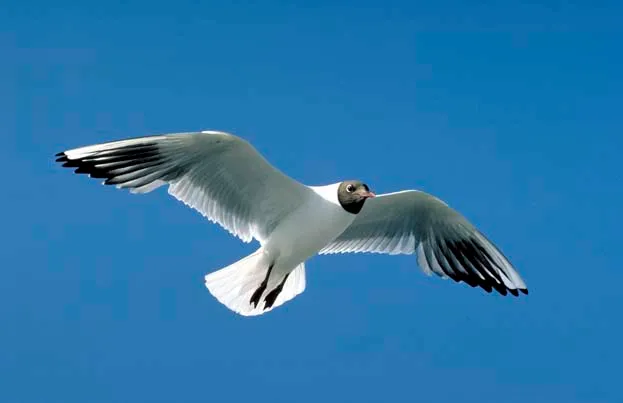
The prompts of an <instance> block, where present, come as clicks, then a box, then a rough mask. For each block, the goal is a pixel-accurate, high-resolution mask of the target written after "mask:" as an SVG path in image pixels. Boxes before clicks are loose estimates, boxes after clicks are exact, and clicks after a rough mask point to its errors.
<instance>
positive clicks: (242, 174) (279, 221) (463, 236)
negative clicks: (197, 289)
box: [57, 131, 528, 316]
mask: <svg viewBox="0 0 623 403" xmlns="http://www.w3.org/2000/svg"><path fill="white" fill-rule="evenodd" d="M57 161H58V162H62V163H63V166H64V167H68V168H75V172H76V173H82V174H88V175H89V176H90V177H92V178H99V179H104V183H105V184H107V185H115V186H116V187H118V188H124V189H129V190H130V192H133V193H147V192H151V191H152V190H154V189H156V188H158V187H160V186H163V185H168V191H169V193H170V194H171V195H173V196H174V197H175V198H177V199H178V200H181V201H182V202H183V203H185V204H186V205H188V206H190V207H192V208H194V209H196V210H197V211H199V212H200V213H201V214H202V215H203V216H205V217H206V218H207V219H209V220H210V221H212V222H216V223H218V224H219V225H221V226H222V227H223V228H225V229H226V230H228V231H229V232H230V233H232V234H233V235H236V236H237V237H239V238H240V239H241V240H243V241H244V242H250V241H252V240H253V239H256V240H257V241H258V242H259V244H260V247H259V248H258V249H257V250H256V251H255V252H254V253H252V254H251V255H249V256H247V257H245V258H243V259H242V260H239V261H238V262H235V263H233V264H232V265H230V266H228V267H225V268H223V269H220V270H217V271H215V272H212V273H210V274H208V275H206V276H205V284H206V287H207V288H208V289H209V290H210V292H211V293H212V295H214V296H215V297H216V299H218V300H219V301H220V302H221V303H223V304H224V305H225V306H227V307H228V308H229V309H231V310H233V311H235V312H237V313H239V314H242V315H247V316H249V315H259V314H262V313H264V312H268V311H270V310H272V309H273V308H275V307H277V306H279V305H282V304H283V303H285V302H286V301H289V300H290V299H292V298H294V297H295V296H297V295H298V294H300V293H302V292H303V291H304V289H305V261H306V260H307V259H308V258H310V257H312V256H314V255H316V254H331V253H360V252H361V253H363V252H369V253H383V254H416V255H417V262H418V265H419V266H420V267H421V268H422V270H424V271H425V272H426V273H429V274H430V273H435V274H437V275H439V276H441V277H444V278H451V279H453V280H455V281H457V282H465V283H467V284H469V285H471V286H472V287H481V288H482V289H484V290H486V291H487V292H491V291H492V290H496V291H497V292H498V293H500V294H502V295H507V294H508V293H511V294H512V295H515V296H517V295H519V292H522V293H524V294H527V293H528V290H527V288H526V285H525V283H524V281H523V280H522V279H521V277H520V276H519V274H518V273H517V271H516V270H515V269H514V268H513V266H512V265H511V264H510V262H509V261H508V259H507V258H506V257H505V256H504V255H503V254H502V252H500V250H499V249H498V248H497V247H496V246H495V245H494V244H493V243H491V242H490V241H489V240H488V239H487V238H486V237H485V236H484V235H483V234H482V233H481V232H480V231H478V229H476V228H475V227H474V226H473V225H472V224H471V223H469V222H468V221H467V220H466V219H465V218H464V217H463V216H462V215H461V214H459V213H458V212H456V211H455V210H453V209H452V208H450V207H448V206H447V205H446V204H445V203H443V202H442V201H440V200H439V199H437V198H435V197H433V196H431V195H429V194H427V193H424V192H420V191H416V190H406V191H401V192H396V193H388V194H382V195H378V196H377V195H375V194H374V193H373V192H371V191H370V189H369V187H368V186H367V185H366V184H364V183H362V182H361V181H357V180H348V181H342V182H337V183H333V184H330V185H326V186H306V185H303V184H302V183H299V182H297V181H295V180H294V179H292V178H290V177H289V176H287V175H285V174H283V173H282V172H281V171H279V170H278V169H276V168H275V167H273V166H272V165H271V164H270V163H269V162H268V161H266V159H264V158H263V157H262V156H261V155H260V154H259V153H258V152H257V151H256V150H255V148H253V146H251V145H250V144H249V143H248V142H247V141H245V140H243V139H241V138H240V137H237V136H234V135H232V134H229V133H224V132H218V131H203V132H194V133H175V134H166V135H160V136H147V137H139V138H133V139H127V140H120V141H113V142H108V143H103V144H97V145H92V146H86V147H80V148H75V149H72V150H67V151H64V152H61V153H58V154H57Z"/></svg>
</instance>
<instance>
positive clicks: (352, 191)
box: [337, 180, 376, 214]
mask: <svg viewBox="0 0 623 403" xmlns="http://www.w3.org/2000/svg"><path fill="white" fill-rule="evenodd" d="M375 196H376V195H375V194H374V193H373V192H371V191H370V188H369V187H368V185H366V184H365V183H363V182H361V181H358V180H351V181H344V182H342V183H340V186H338V188H337V199H338V201H339V202H340V205H341V206H342V208H343V209H344V210H346V211H348V212H349V213H352V214H357V213H359V212H360V211H361V209H362V208H363V204H364V203H365V201H366V200H367V199H369V198H371V197H375Z"/></svg>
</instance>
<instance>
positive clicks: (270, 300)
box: [264, 273, 290, 310]
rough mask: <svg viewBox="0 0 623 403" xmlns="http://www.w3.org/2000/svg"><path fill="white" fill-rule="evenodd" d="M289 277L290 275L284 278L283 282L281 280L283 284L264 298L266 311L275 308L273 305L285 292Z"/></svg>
mask: <svg viewBox="0 0 623 403" xmlns="http://www.w3.org/2000/svg"><path fill="white" fill-rule="evenodd" d="M289 275H290V273H288V274H286V275H285V276H284V277H283V280H281V283H279V285H278V286H277V287H275V289H274V290H272V291H271V292H269V293H268V294H266V297H265V298H264V310H266V309H268V308H270V307H272V306H273V304H274V303H275V301H276V300H277V297H278V296H279V294H281V291H283V285H284V284H285V283H286V280H287V279H288V276H289Z"/></svg>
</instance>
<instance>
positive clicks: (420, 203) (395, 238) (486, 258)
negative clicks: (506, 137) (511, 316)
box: [319, 190, 527, 295]
mask: <svg viewBox="0 0 623 403" xmlns="http://www.w3.org/2000/svg"><path fill="white" fill-rule="evenodd" d="M362 252H369V253H384V254H390V255H396V254H407V255H411V254H417V257H418V264H419V266H420V267H421V268H422V270H424V272H426V273H429V274H430V273H435V274H437V275H439V276H441V277H449V278H451V279H453V280H455V281H458V282H461V281H463V282H465V283H467V284H469V285H471V286H474V287H476V286H479V287H481V288H483V289H485V290H486V291H488V292H490V291H491V290H492V289H495V290H497V291H498V292H499V293H500V294H503V295H506V293H507V292H511V293H512V294H513V295H517V294H518V292H519V291H521V292H524V293H527V288H526V285H525V283H524V282H523V280H522V279H521V277H519V275H518V274H517V272H516V271H515V269H514V268H513V267H512V265H511V264H510V262H509V261H508V259H507V258H506V257H505V256H504V255H503V254H502V253H501V252H500V251H499V250H498V249H497V248H496V247H495V246H494V245H493V244H492V243H491V242H490V241H489V240H488V239H487V238H486V237H485V236H484V235H483V234H482V233H480V231H478V230H477V229H476V228H475V227H474V226H473V225H472V224H470V223H469V222H468V221H467V220H466V219H465V217H463V216H462V215H461V214H459V213H458V212H457V211H455V210H454V209H452V208H450V207H449V206H448V205H447V204H445V203H444V202H442V201H441V200H439V199H437V198H436V197H434V196H431V195H430V194H427V193H424V192H420V191H417V190H405V191H402V192H395V193H388V194H382V195H379V196H377V197H375V198H374V199H371V200H367V201H366V204H365V206H364V208H363V209H362V211H361V213H359V214H358V215H357V217H356V218H355V220H354V221H353V223H352V224H351V225H350V226H349V227H348V228H347V229H346V230H345V231H344V232H343V233H342V234H340V236H338V237H337V239H335V240H333V241H332V242H331V243H329V244H328V245H326V246H325V247H324V248H323V249H322V250H321V251H320V252H319V253H320V254H330V253H362Z"/></svg>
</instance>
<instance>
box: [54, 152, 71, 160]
mask: <svg viewBox="0 0 623 403" xmlns="http://www.w3.org/2000/svg"><path fill="white" fill-rule="evenodd" d="M55 157H56V162H67V161H69V158H67V154H65V153H64V152H61V153H57V154H56V155H55Z"/></svg>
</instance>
